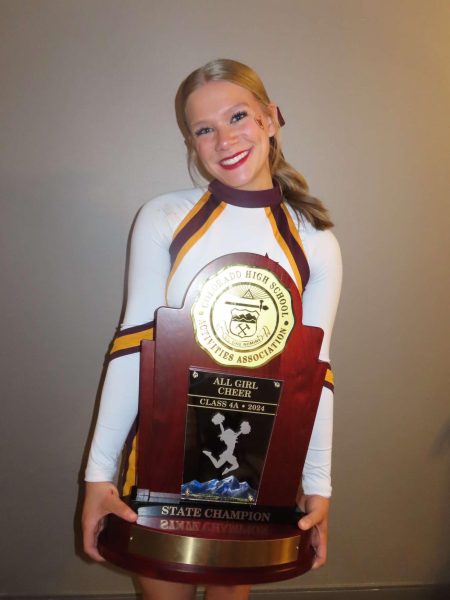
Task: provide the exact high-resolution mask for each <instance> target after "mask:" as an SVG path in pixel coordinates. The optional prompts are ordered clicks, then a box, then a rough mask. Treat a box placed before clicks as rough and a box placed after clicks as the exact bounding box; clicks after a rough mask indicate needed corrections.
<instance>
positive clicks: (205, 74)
mask: <svg viewBox="0 0 450 600" xmlns="http://www.w3.org/2000/svg"><path fill="white" fill-rule="evenodd" d="M209 81H228V82H230V83H235V84H236V85H239V86H241V87H243V88H245V89H246V90H248V91H249V92H251V93H252V94H253V96H254V97H255V98H256V100H257V101H258V102H259V103H260V105H261V106H262V108H263V109H264V110H265V112H266V113H267V114H271V113H270V109H269V104H270V100H269V96H268V94H267V92H266V89H265V87H264V84H263V82H262V81H261V79H260V78H259V76H258V75H257V74H256V73H255V71H253V69H251V68H250V67H248V66H247V65H244V64H242V63H240V62H237V61H235V60H229V59H224V58H220V59H217V60H212V61H210V62H208V63H207V64H206V65H204V66H203V67H200V68H199V69H196V70H195V71H193V72H192V73H191V74H190V75H188V77H186V79H185V80H184V81H183V82H182V83H181V85H180V87H179V88H178V92H177V95H176V98H175V111H176V115H177V121H178V125H179V127H180V129H181V131H182V133H183V135H184V138H185V142H186V146H187V150H188V169H189V173H190V175H191V177H192V179H193V181H194V182H195V176H194V168H195V170H196V171H197V172H199V173H200V174H201V175H203V176H205V175H206V176H207V175H208V174H207V173H205V171H204V169H203V166H202V164H201V163H200V162H199V161H198V158H197V154H196V152H195V150H194V147H193V144H192V136H191V132H190V130H189V124H188V122H187V119H186V102H187V99H188V98H189V96H190V94H192V92H193V91H195V90H196V89H198V88H199V87H201V86H202V85H204V84H205V83H208V82H209ZM276 125H277V132H276V133H275V135H274V136H272V137H271V138H270V151H269V166H270V172H271V174H272V178H273V180H274V181H275V182H276V183H277V184H278V185H279V186H280V188H281V192H282V195H283V198H284V199H285V200H286V202H287V203H288V204H290V206H292V208H294V210H295V211H296V212H297V213H300V214H301V215H302V216H303V217H305V218H306V219H307V220H308V221H309V222H310V223H311V224H312V225H314V227H315V228H316V229H328V228H330V227H332V226H333V223H332V222H331V220H330V217H329V215H328V211H327V209H326V208H325V206H324V205H323V204H322V202H321V201H320V200H319V199H318V198H315V197H314V196H311V195H310V194H309V189H308V184H307V183H306V180H305V178H304V177H303V175H301V174H300V173H299V172H298V171H297V170H296V169H294V167H292V166H291V165H290V164H289V163H288V162H287V161H286V159H285V158H284V155H283V152H282V150H281V141H280V125H279V124H278V123H277V124H276Z"/></svg>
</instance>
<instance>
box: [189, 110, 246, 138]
mask: <svg viewBox="0 0 450 600" xmlns="http://www.w3.org/2000/svg"><path fill="white" fill-rule="evenodd" d="M246 117H248V112H247V111H246V110H240V111H238V112H236V113H233V114H232V115H231V119H230V123H238V122H239V121H242V119H245V118H246ZM212 131H213V128H212V127H199V129H197V130H196V131H194V134H195V135H196V136H197V137H200V136H201V135H206V134H208V133H211V132H212Z"/></svg>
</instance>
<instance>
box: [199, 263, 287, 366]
mask: <svg viewBox="0 0 450 600" xmlns="http://www.w3.org/2000/svg"><path fill="white" fill-rule="evenodd" d="M192 321H193V325H194V331H195V337H196V340H197V343H198V345H199V346H200V347H201V348H203V350H205V351H206V352H207V353H208V354H209V355H210V356H211V357H212V358H213V359H214V360H215V361H216V362H217V363H219V364H221V365H229V366H242V367H249V368H252V367H260V366H261V365H264V364H266V363H267V362H269V361H270V360H272V358H274V357H275V356H277V355H278V354H280V353H281V352H282V351H283V350H284V347H285V345H286V342H287V340H288V338H289V335H290V333H291V331H292V328H293V326H294V324H295V318H294V313H293V310H292V299H291V295H290V293H289V291H288V290H287V289H286V288H285V287H284V285H283V284H282V283H281V282H280V281H279V279H278V278H277V277H276V276H275V275H274V274H273V273H272V272H271V271H269V270H267V269H263V268H260V267H251V266H248V265H228V266H226V267H224V268H223V269H221V270H220V271H218V272H217V273H215V274H214V275H213V276H211V277H210V278H209V279H208V280H207V281H206V282H205V283H204V284H203V286H202V288H201V290H200V293H199V295H198V297H197V298H196V300H195V302H194V304H193V305H192Z"/></svg>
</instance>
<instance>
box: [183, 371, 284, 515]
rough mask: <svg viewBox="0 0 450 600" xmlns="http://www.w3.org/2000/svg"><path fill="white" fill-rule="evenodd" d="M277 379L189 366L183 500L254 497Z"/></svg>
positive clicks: (269, 430)
mask: <svg viewBox="0 0 450 600" xmlns="http://www.w3.org/2000/svg"><path fill="white" fill-rule="evenodd" d="M281 389H282V382H281V381H280V380H274V379H264V378H261V377H249V376H242V375H232V374H230V373H217V372H210V371H204V370H201V369H194V368H191V369H189V394H188V409H187V419H186V443H185V454H184V471H183V485H182V488H181V497H182V499H183V500H190V501H192V500H202V501H208V502H214V501H216V502H221V503H224V502H225V503H227V502H230V503H244V504H253V503H255V502H256V499H257V495H258V487H259V482H260V479H261V474H262V471H263V468H264V461H265V457H266V453H267V447H268V445H269V441H270V436H271V433H272V426H273V421H274V418H275V415H276V412H277V408H278V400H279V398H280V393H281Z"/></svg>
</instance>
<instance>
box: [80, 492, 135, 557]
mask: <svg viewBox="0 0 450 600" xmlns="http://www.w3.org/2000/svg"><path fill="white" fill-rule="evenodd" d="M108 514H114V515H117V516H118V517H120V518H121V519H124V520H125V521H128V522H130V523H133V522H135V521H136V520H137V518H138V515H137V514H136V513H135V512H134V511H133V510H132V509H131V508H130V507H129V506H128V505H127V504H126V503H125V502H123V501H122V500H121V499H120V497H119V493H118V491H117V488H116V487H115V486H114V485H113V484H112V483H110V482H98V483H87V484H86V497H85V501H84V508H83V516H82V528H83V547H84V551H85V552H86V554H87V555H88V556H89V557H90V558H92V559H93V560H95V561H99V562H103V561H104V558H103V557H102V556H101V555H100V553H99V551H98V548H97V546H98V536H99V535H100V533H101V531H102V529H103V528H104V526H105V517H106V516H107V515H108Z"/></svg>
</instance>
